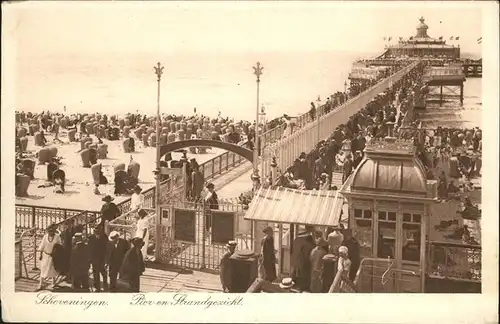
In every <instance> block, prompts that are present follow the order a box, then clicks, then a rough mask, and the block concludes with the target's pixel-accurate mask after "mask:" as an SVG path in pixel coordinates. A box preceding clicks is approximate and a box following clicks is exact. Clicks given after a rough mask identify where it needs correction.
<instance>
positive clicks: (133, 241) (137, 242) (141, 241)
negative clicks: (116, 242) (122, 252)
mask: <svg viewBox="0 0 500 324" xmlns="http://www.w3.org/2000/svg"><path fill="white" fill-rule="evenodd" d="M143 242H144V241H143V240H142V237H138V236H136V237H134V238H133V239H132V240H130V243H132V244H139V243H143Z"/></svg>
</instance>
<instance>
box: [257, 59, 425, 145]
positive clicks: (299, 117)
mask: <svg viewBox="0 0 500 324" xmlns="http://www.w3.org/2000/svg"><path fill="white" fill-rule="evenodd" d="M415 63H416V62H409V63H408V64H407V65H405V66H402V67H401V69H399V70H397V71H395V72H394V73H392V74H391V75H389V76H387V77H385V78H382V79H380V80H378V81H377V83H375V84H374V85H372V86H370V87H369V88H367V89H365V90H364V91H362V92H360V93H358V94H357V95H356V96H354V97H349V98H347V100H345V101H344V102H343V103H341V104H339V105H338V106H336V107H334V108H333V109H332V110H331V111H330V112H328V113H327V114H321V115H318V116H317V117H316V118H322V117H325V116H328V115H330V114H332V113H333V112H334V110H337V109H339V108H341V107H343V106H346V105H348V104H350V103H351V102H354V101H356V100H357V99H358V98H360V97H361V96H363V95H364V94H365V93H366V92H368V91H370V90H372V89H374V88H375V87H377V86H378V85H380V84H381V83H382V82H384V81H385V80H387V79H389V78H392V77H394V76H395V75H397V74H398V73H400V72H401V71H403V70H404V69H405V68H408V67H410V66H411V65H413V64H415ZM326 105H327V104H323V105H321V106H320V107H318V110H321V111H323V112H324V111H325V107H326ZM308 114H309V112H305V113H302V114H301V115H299V116H298V117H297V119H303V118H304V116H305V117H307V115H308ZM306 119H307V118H306ZM315 122H316V121H315V120H313V121H310V122H308V123H306V124H305V125H299V128H304V127H307V126H309V125H311V124H314V123H315ZM283 127H284V126H283V125H278V126H276V127H274V128H272V129H270V130H268V131H266V132H265V133H264V134H262V135H261V136H260V137H261V138H262V139H265V136H267V134H269V133H271V132H276V131H277V130H278V129H279V128H283ZM261 142H262V141H261Z"/></svg>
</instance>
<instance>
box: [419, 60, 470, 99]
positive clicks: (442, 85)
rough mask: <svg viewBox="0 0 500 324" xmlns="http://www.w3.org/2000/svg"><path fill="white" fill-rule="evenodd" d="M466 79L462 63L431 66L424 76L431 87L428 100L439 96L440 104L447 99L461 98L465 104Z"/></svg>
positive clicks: (429, 87)
mask: <svg viewBox="0 0 500 324" xmlns="http://www.w3.org/2000/svg"><path fill="white" fill-rule="evenodd" d="M465 80H466V79H465V74H464V71H463V67H462V65H450V66H444V67H429V68H427V69H426V71H425V73H424V76H423V81H424V83H426V84H427V86H428V89H429V93H428V96H427V98H428V100H436V96H437V97H438V101H439V105H440V106H441V105H442V104H443V102H444V101H445V100H447V99H448V100H456V99H459V100H460V103H461V104H463V102H464V82H465Z"/></svg>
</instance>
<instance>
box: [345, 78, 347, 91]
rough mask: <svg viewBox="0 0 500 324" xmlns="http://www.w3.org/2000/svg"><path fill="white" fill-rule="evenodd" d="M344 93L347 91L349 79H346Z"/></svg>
mask: <svg viewBox="0 0 500 324" xmlns="http://www.w3.org/2000/svg"><path fill="white" fill-rule="evenodd" d="M344 93H347V80H346V81H344Z"/></svg>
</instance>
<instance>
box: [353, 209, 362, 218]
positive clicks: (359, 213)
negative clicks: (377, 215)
mask: <svg viewBox="0 0 500 324" xmlns="http://www.w3.org/2000/svg"><path fill="white" fill-rule="evenodd" d="M354 217H356V218H361V217H363V211H362V210H361V209H354Z"/></svg>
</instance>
